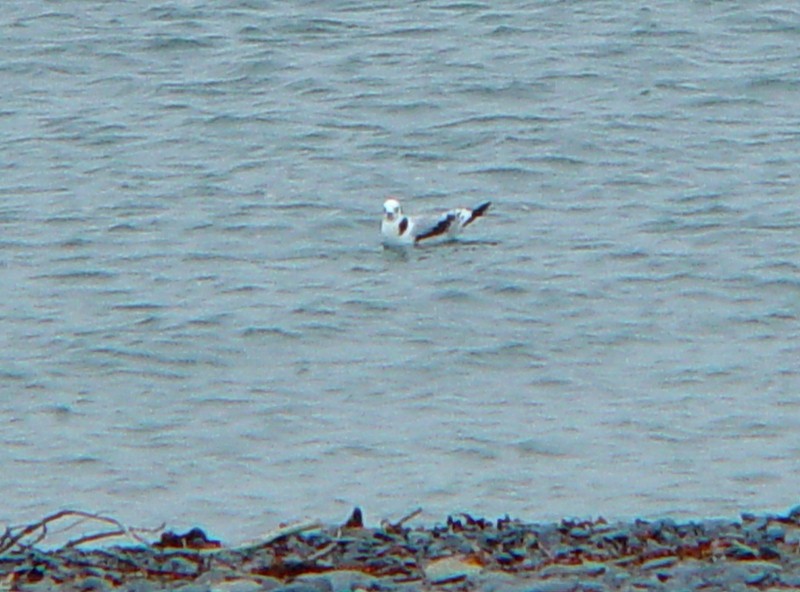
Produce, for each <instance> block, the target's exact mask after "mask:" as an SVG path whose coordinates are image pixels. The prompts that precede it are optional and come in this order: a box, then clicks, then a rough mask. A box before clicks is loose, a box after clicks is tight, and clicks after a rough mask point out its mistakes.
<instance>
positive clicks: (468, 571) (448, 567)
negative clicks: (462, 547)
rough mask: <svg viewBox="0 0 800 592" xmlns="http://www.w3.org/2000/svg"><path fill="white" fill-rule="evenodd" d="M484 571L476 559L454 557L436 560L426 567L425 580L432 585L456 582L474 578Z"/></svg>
mask: <svg viewBox="0 0 800 592" xmlns="http://www.w3.org/2000/svg"><path fill="white" fill-rule="evenodd" d="M482 569H483V566H482V565H481V564H480V563H478V562H477V560H476V558H475V557H468V556H453V557H443V558H440V559H434V560H433V561H431V562H430V563H429V564H428V565H426V566H425V568H424V572H425V578H426V579H427V580H428V581H429V582H430V583H432V584H444V583H446V582H455V581H459V580H463V579H466V578H468V577H470V576H474V575H476V574H478V573H480V571H481V570H482Z"/></svg>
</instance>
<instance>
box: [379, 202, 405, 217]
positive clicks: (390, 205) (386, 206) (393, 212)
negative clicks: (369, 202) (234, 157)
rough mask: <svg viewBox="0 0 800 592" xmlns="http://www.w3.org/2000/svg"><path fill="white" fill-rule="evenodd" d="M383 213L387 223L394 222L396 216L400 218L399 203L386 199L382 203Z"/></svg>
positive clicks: (401, 212)
mask: <svg viewBox="0 0 800 592" xmlns="http://www.w3.org/2000/svg"><path fill="white" fill-rule="evenodd" d="M383 213H384V215H385V216H386V219H387V220H389V221H392V220H394V219H395V218H397V217H398V216H402V215H403V211H402V210H401V209H400V202H399V201H397V200H396V199H387V200H386V201H385V202H383Z"/></svg>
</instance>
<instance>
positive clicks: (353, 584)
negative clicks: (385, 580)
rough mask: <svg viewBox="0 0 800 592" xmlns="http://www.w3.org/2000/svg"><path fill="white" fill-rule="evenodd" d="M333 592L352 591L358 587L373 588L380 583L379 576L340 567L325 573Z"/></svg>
mask: <svg viewBox="0 0 800 592" xmlns="http://www.w3.org/2000/svg"><path fill="white" fill-rule="evenodd" d="M325 578H326V579H327V580H328V582H330V585H331V589H332V592H350V591H351V590H356V589H358V588H363V589H371V588H373V587H374V586H376V585H377V583H379V581H380V580H379V578H376V577H375V576H371V575H369V574H365V573H364V572H361V571H355V570H349V569H339V570H335V571H329V572H326V573H325Z"/></svg>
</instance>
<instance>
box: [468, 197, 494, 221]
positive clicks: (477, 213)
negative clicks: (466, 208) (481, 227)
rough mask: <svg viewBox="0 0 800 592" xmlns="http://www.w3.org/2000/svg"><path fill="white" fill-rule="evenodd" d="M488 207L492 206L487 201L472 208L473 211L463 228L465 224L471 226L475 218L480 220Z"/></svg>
mask: <svg viewBox="0 0 800 592" xmlns="http://www.w3.org/2000/svg"><path fill="white" fill-rule="evenodd" d="M490 205H492V202H490V201H487V202H484V203H482V204H481V205H479V206H478V207H476V208H474V209H473V210H471V211H470V216H469V218H468V219H467V221H466V222H464V226H466V225H467V224H471V223H472V221H473V220H475V218H480V217H481V216H483V214H484V213H485V212H486V210H488V209H489V206H490Z"/></svg>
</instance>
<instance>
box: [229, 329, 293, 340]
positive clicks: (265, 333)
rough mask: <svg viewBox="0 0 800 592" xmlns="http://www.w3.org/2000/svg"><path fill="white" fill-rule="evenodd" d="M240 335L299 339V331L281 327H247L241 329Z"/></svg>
mask: <svg viewBox="0 0 800 592" xmlns="http://www.w3.org/2000/svg"><path fill="white" fill-rule="evenodd" d="M242 337H247V338H253V337H280V338H284V339H300V337H302V334H301V333H298V332H297V331H290V330H288V329H284V328H283V327H276V326H273V327H248V328H247V329H245V330H244V331H242Z"/></svg>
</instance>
